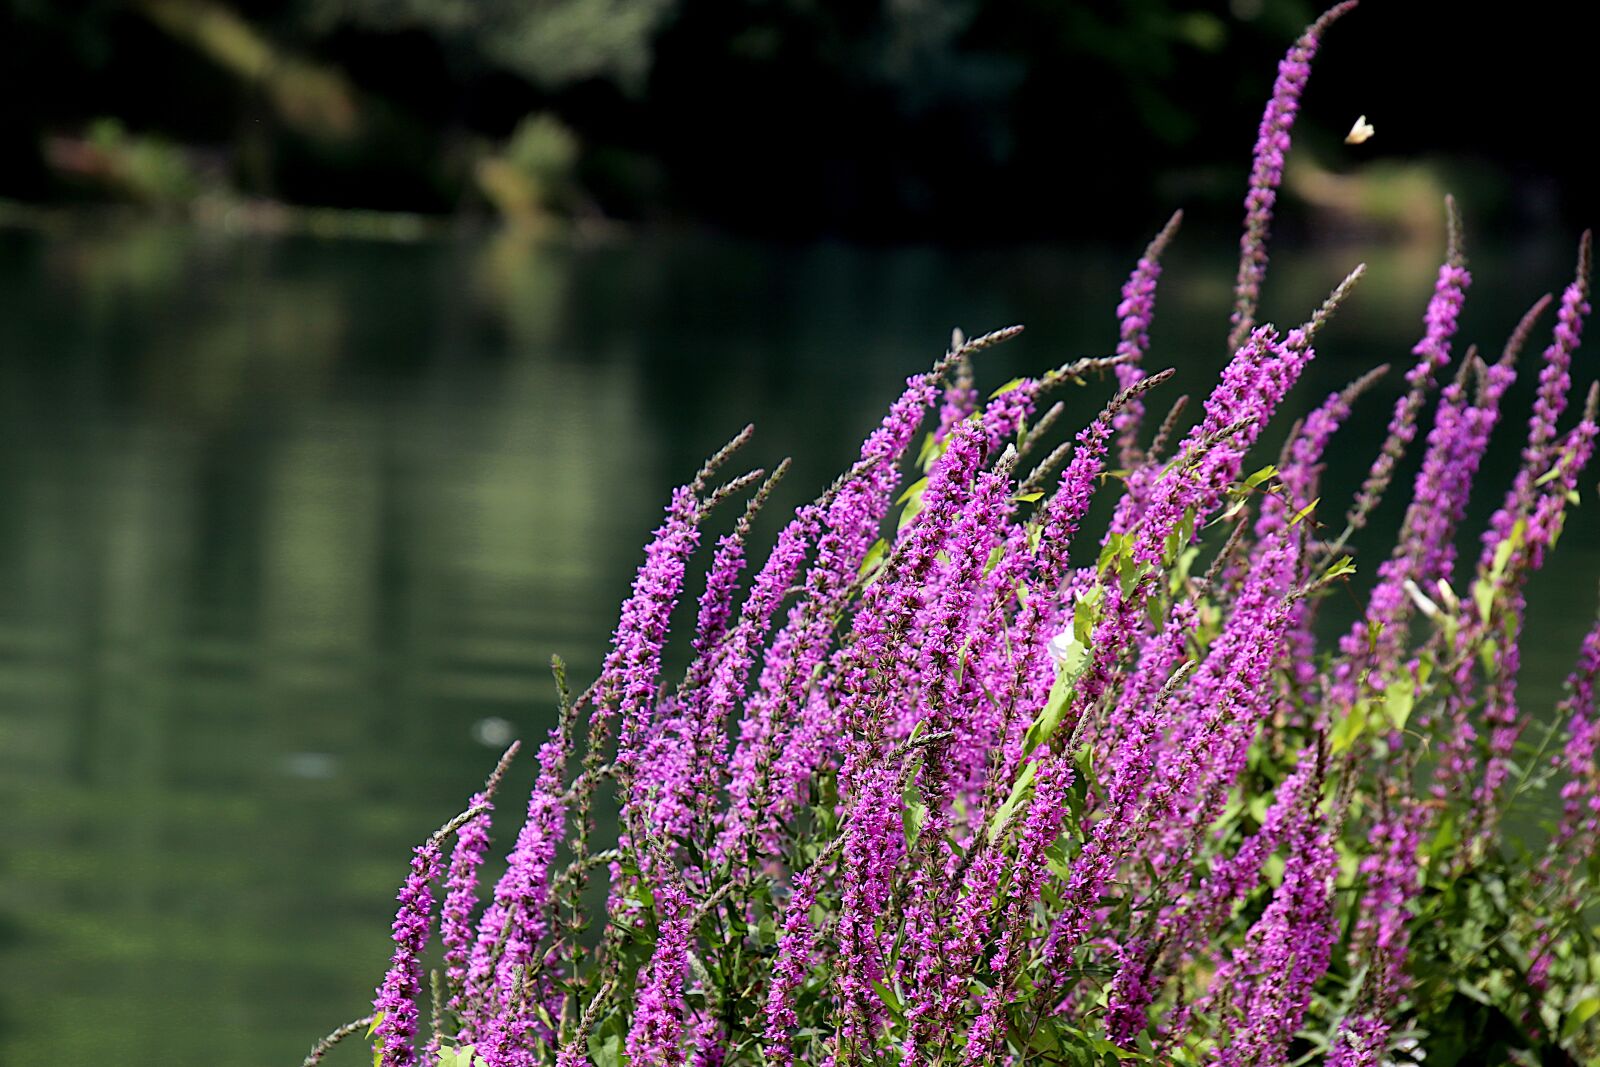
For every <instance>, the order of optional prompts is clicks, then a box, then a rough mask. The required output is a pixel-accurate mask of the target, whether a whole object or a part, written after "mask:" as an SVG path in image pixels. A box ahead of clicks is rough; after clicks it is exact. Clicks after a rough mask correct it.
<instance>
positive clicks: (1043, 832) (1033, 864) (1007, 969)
mask: <svg viewBox="0 0 1600 1067" xmlns="http://www.w3.org/2000/svg"><path fill="white" fill-rule="evenodd" d="M1036 766H1037V767H1038V771H1037V772H1036V773H1035V774H1034V778H1033V797H1032V799H1031V800H1030V801H1029V803H1028V808H1027V815H1026V816H1025V818H1024V820H1023V824H1022V826H1021V828H1020V829H1019V830H1018V832H1017V834H1016V858H1015V859H1014V860H1013V861H1012V864H1011V870H1010V876H1009V878H1007V879H1006V880H1005V882H1004V883H1003V886H1004V888H1003V893H1004V897H1003V906H1004V913H1003V916H1002V918H1001V921H1000V928H999V937H998V939H997V940H996V944H995V948H994V951H993V952H992V953H991V954H990V957H989V971H990V975H991V977H992V982H991V984H990V987H989V990H988V992H986V993H984V995H983V997H982V998H981V1000H980V1002H979V1008H978V1015H977V1017H976V1018H974V1019H973V1021H972V1025H971V1026H970V1027H969V1028H968V1030H967V1047H966V1051H965V1053H964V1054H963V1056H962V1062H963V1063H965V1064H970V1065H974V1067H976V1065H978V1064H989V1063H994V1062H996V1061H997V1059H998V1057H999V1055H1000V1051H1001V1048H1002V1046H1003V1044H1004V1041H1005V1033H1006V1018H1005V1015H1006V1010H1005V1009H1006V1005H1007V1004H1008V1003H1009V1001H1010V997H1011V984H1012V982H1013V981H1014V980H1015V979H1016V975H1017V971H1018V969H1019V968H1020V967H1021V964H1022V953H1023V950H1024V949H1025V947H1026V944H1025V941H1026V926H1027V917H1028V915H1029V913H1030V912H1031V911H1032V909H1033V906H1034V903H1035V902H1036V901H1037V900H1038V899H1039V893H1040V890H1041V889H1042V888H1043V886H1044V881H1045V878H1046V877H1047V876H1048V874H1049V866H1048V864H1047V862H1046V860H1045V850H1046V849H1047V848H1049V847H1050V846H1051V845H1052V844H1054V842H1055V839H1056V837H1057V836H1058V835H1059V834H1060V833H1061V824H1062V821H1063V820H1064V819H1065V818H1066V814H1067V790H1068V789H1069V788H1070V787H1071V785H1072V779H1073V771H1072V767H1071V765H1070V764H1069V763H1068V762H1067V760H1066V758H1065V757H1062V756H1053V755H1049V754H1048V753H1047V754H1045V755H1044V756H1043V757H1041V758H1040V759H1039V760H1038V761H1037V764H1036Z"/></svg>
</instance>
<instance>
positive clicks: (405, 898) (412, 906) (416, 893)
mask: <svg viewBox="0 0 1600 1067" xmlns="http://www.w3.org/2000/svg"><path fill="white" fill-rule="evenodd" d="M441 862H442V861H441V859H440V855H439V842H438V841H436V840H433V839H431V838H430V839H429V840H428V841H427V842H426V843H425V844H422V845H418V846H417V849H416V854H415V856H414V857H413V858H412V860H411V874H410V875H409V876H408V877H407V878H406V884H405V885H404V886H402V887H401V889H400V897H399V899H400V909H399V911H397V912H396V913H395V917H394V956H393V958H392V959H391V960H390V961H389V973H388V974H386V975H384V978H383V984H382V985H381V986H379V987H378V995H377V998H376V999H375V1000H374V1001H373V1002H372V1010H373V1012H374V1013H376V1014H378V1016H379V1018H378V1021H377V1024H376V1026H375V1028H374V1037H375V1038H376V1041H377V1044H378V1046H379V1049H378V1061H379V1063H380V1064H381V1067H413V1065H414V1064H416V1062H417V1053H416V1048H415V1047H414V1046H413V1044H412V1040H413V1039H414V1038H415V1037H416V1034H417V995H418V994H419V993H421V992H422V952H423V950H424V949H425V948H427V947H428V929H429V927H430V926H431V924H432V921H433V915H432V912H433V889H432V883H433V881H434V879H436V878H438V877H439V868H440V866H441Z"/></svg>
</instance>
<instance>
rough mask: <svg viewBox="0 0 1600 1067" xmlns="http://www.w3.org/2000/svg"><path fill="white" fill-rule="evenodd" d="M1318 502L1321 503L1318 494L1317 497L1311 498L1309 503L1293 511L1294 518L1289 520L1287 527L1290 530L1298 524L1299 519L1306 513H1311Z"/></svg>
mask: <svg viewBox="0 0 1600 1067" xmlns="http://www.w3.org/2000/svg"><path fill="white" fill-rule="evenodd" d="M1320 503H1322V498H1321V497H1320V496H1319V497H1317V499H1315V500H1313V501H1312V502H1311V503H1309V504H1307V505H1306V506H1305V507H1303V508H1301V509H1300V510H1299V511H1297V512H1295V513H1294V518H1292V519H1290V520H1289V528H1290V529H1291V530H1292V529H1294V528H1295V527H1296V526H1299V525H1300V522H1301V520H1302V519H1304V518H1305V517H1306V516H1307V515H1309V514H1311V513H1312V512H1313V511H1315V510H1316V509H1317V505H1318V504H1320Z"/></svg>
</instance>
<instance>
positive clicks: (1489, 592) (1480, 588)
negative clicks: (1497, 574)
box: [1472, 578, 1494, 619]
mask: <svg viewBox="0 0 1600 1067" xmlns="http://www.w3.org/2000/svg"><path fill="white" fill-rule="evenodd" d="M1472 603H1473V605H1474V606H1475V607H1477V609H1478V618H1480V619H1487V618H1488V617H1489V612H1491V611H1493V610H1494V586H1492V585H1490V584H1489V583H1488V582H1486V581H1484V580H1483V579H1482V578H1479V579H1478V580H1477V581H1475V582H1473V583H1472Z"/></svg>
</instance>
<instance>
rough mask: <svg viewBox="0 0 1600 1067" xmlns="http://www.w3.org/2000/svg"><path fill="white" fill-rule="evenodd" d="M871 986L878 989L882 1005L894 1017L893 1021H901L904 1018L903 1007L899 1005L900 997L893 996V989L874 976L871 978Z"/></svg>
mask: <svg viewBox="0 0 1600 1067" xmlns="http://www.w3.org/2000/svg"><path fill="white" fill-rule="evenodd" d="M872 988H873V989H876V990H877V991H878V996H879V997H880V998H882V1000H883V1006H884V1007H886V1008H888V1009H889V1014H890V1015H893V1016H894V1017H895V1021H896V1022H900V1021H903V1020H904V1019H905V1009H904V1008H903V1007H901V1005H900V998H899V997H897V996H895V994H894V990H892V989H890V988H889V987H888V986H887V985H885V984H884V983H883V982H881V981H879V980H878V979H876V978H874V979H873V980H872Z"/></svg>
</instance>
